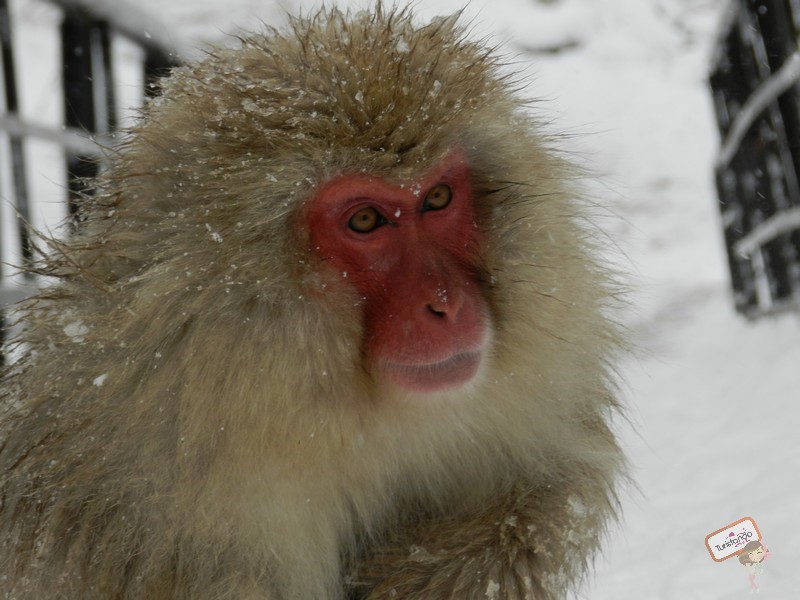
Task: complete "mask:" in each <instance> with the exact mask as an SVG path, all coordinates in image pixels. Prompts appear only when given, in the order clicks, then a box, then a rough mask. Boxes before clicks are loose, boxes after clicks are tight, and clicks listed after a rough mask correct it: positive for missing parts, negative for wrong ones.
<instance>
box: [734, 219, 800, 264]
mask: <svg viewBox="0 0 800 600" xmlns="http://www.w3.org/2000/svg"><path fill="white" fill-rule="evenodd" d="M796 229H800V207H798V208H792V209H788V210H782V211H780V212H778V213H776V214H775V215H773V216H772V217H770V218H769V219H767V220H766V221H764V222H763V223H759V224H758V225H756V226H755V227H754V228H753V229H752V230H751V231H750V233H748V234H747V235H746V236H744V237H743V238H742V239H740V240H739V241H738V242H736V244H735V245H734V247H733V248H734V250H735V251H736V253H737V254H738V255H739V256H741V257H742V258H748V257H750V256H751V255H752V254H753V253H754V252H755V251H756V250H757V249H758V248H760V247H761V246H763V245H764V244H766V243H768V242H771V241H772V240H774V239H775V238H777V237H779V236H781V235H784V234H786V233H791V232H792V231H794V230H796Z"/></svg>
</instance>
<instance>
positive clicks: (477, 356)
mask: <svg viewBox="0 0 800 600" xmlns="http://www.w3.org/2000/svg"><path fill="white" fill-rule="evenodd" d="M480 365H481V352H480V351H478V352H465V353H461V354H454V355H453V356H451V357H450V358H447V359H445V360H443V361H440V362H435V363H427V364H414V365H409V364H400V363H393V362H383V363H382V364H381V367H382V368H383V371H384V372H385V373H386V375H387V376H388V377H389V379H390V380H391V381H392V382H393V383H395V384H396V385H398V386H400V387H402V388H405V389H407V390H410V391H413V392H439V391H444V390H452V389H456V388H459V387H461V386H463V385H464V384H466V383H468V382H469V381H470V380H471V379H472V378H473V377H475V375H476V374H477V372H478V369H479V368H480Z"/></svg>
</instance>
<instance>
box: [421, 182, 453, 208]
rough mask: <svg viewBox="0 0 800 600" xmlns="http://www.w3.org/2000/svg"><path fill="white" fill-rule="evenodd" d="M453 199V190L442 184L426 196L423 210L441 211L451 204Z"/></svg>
mask: <svg viewBox="0 0 800 600" xmlns="http://www.w3.org/2000/svg"><path fill="white" fill-rule="evenodd" d="M452 199H453V190H451V189H450V186H447V185H445V184H443V183H440V184H439V185H437V186H434V187H432V188H431V189H430V191H429V192H428V195H427V196H425V201H424V202H423V203H422V210H441V209H443V208H444V207H446V206H447V205H448V204H450V201H451V200H452Z"/></svg>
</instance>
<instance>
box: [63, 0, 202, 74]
mask: <svg viewBox="0 0 800 600" xmlns="http://www.w3.org/2000/svg"><path fill="white" fill-rule="evenodd" d="M49 1H50V2H51V3H53V4H55V5H57V6H60V7H61V8H63V9H64V11H65V12H76V13H82V14H84V16H87V18H88V15H90V16H91V17H90V18H91V20H93V21H106V22H108V23H109V24H111V26H112V28H113V29H114V30H115V31H118V32H119V33H121V34H122V35H124V36H125V37H127V38H129V39H131V40H133V41H134V42H136V43H137V44H139V45H140V46H142V47H143V48H147V49H151V50H155V51H156V52H159V53H161V54H164V55H165V56H168V57H170V58H171V59H172V61H173V62H174V64H178V63H179V62H181V57H182V56H188V55H189V54H190V52H189V48H188V47H185V46H183V44H182V43H180V42H178V40H177V39H176V37H175V36H174V35H173V34H171V33H170V32H169V30H168V29H167V28H166V27H165V26H164V25H163V24H162V23H160V22H159V21H157V20H155V19H152V18H151V17H150V16H148V15H147V13H145V12H143V11H142V10H140V9H138V8H137V7H136V6H134V5H133V4H131V3H129V2H125V1H124V0H49Z"/></svg>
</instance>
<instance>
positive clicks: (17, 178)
mask: <svg viewBox="0 0 800 600" xmlns="http://www.w3.org/2000/svg"><path fill="white" fill-rule="evenodd" d="M0 40H1V41H0V44H2V46H1V47H0V53H1V54H2V63H3V88H4V95H5V98H4V100H5V105H6V112H7V113H9V114H16V113H17V112H18V111H19V100H18V97H17V84H16V75H15V69H14V54H13V51H14V49H13V45H12V43H11V15H10V14H9V11H8V3H7V0H1V1H0ZM9 146H10V148H11V176H12V181H13V187H14V207H15V209H16V211H17V214H18V215H19V218H18V219H17V229H18V235H19V240H20V250H21V253H22V264H23V265H30V263H31V261H32V260H33V247H32V245H31V239H30V231H29V230H28V223H29V222H30V207H29V205H28V181H27V178H26V175H25V173H26V169H25V151H24V148H23V146H22V138H21V137H19V136H16V135H13V134H9Z"/></svg>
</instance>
